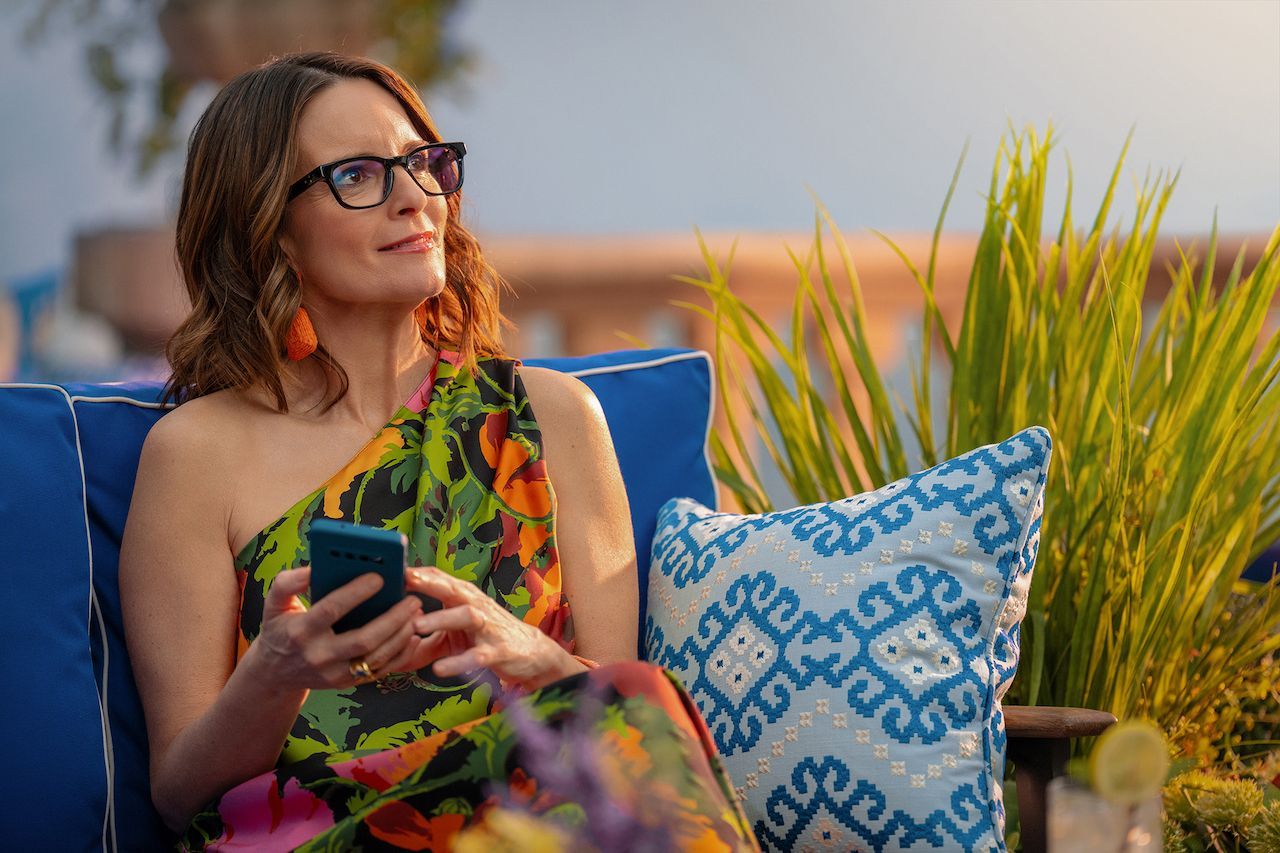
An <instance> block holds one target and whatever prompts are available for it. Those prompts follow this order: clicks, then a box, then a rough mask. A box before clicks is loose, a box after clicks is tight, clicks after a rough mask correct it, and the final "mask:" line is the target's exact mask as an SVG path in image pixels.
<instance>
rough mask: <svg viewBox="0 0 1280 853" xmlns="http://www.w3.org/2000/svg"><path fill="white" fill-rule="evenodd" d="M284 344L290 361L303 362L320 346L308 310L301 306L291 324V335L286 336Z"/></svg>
mask: <svg viewBox="0 0 1280 853" xmlns="http://www.w3.org/2000/svg"><path fill="white" fill-rule="evenodd" d="M284 343H285V348H286V349H287V350H288V353H289V360H290V361H302V359H304V358H306V357H307V356H309V355H311V353H313V352H315V351H316V346H317V345H318V344H319V341H317V340H316V330H315V327H314V326H312V325H311V316H310V315H309V314H307V309H306V308H303V307H302V306H301V305H299V306H298V313H296V314H294V315H293V322H292V323H290V324H289V333H288V334H287V335H285V339H284Z"/></svg>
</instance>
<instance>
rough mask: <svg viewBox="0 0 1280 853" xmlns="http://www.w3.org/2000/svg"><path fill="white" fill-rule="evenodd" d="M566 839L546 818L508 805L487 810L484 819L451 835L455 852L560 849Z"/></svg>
mask: <svg viewBox="0 0 1280 853" xmlns="http://www.w3.org/2000/svg"><path fill="white" fill-rule="evenodd" d="M568 849H569V839H568V838H567V837H566V836H565V835H564V833H563V832H561V831H560V830H559V829H557V828H556V827H555V826H553V825H551V824H550V823H548V822H547V821H545V820H540V819H538V818H536V817H534V816H533V815H530V814H525V813H524V812H517V811H512V810H511V809H503V808H494V809H491V810H489V811H488V812H487V813H486V814H485V816H484V820H482V821H480V822H478V823H475V824H472V825H471V826H469V827H467V828H466V829H464V830H463V831H462V832H460V833H458V834H457V835H455V836H454V838H453V850H454V853H562V851H565V850H568Z"/></svg>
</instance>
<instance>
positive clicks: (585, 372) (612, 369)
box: [564, 350, 706, 376]
mask: <svg viewBox="0 0 1280 853" xmlns="http://www.w3.org/2000/svg"><path fill="white" fill-rule="evenodd" d="M705 355H706V353H705V352H702V351H701V350H695V351H693V352H679V353H676V354H675V355H665V356H663V357H662V358H654V359H650V360H649V361H633V362H630V363H624V364H613V365H604V366H601V367H584V368H582V369H581V370H566V371H564V372H565V373H567V374H569V375H570V376H595V375H596V374H597V373H621V372H623V371H625V370H640V369H641V368H645V367H659V366H661V365H663V364H670V363H671V362H673V361H688V360H689V359H692V358H698V357H699V356H705Z"/></svg>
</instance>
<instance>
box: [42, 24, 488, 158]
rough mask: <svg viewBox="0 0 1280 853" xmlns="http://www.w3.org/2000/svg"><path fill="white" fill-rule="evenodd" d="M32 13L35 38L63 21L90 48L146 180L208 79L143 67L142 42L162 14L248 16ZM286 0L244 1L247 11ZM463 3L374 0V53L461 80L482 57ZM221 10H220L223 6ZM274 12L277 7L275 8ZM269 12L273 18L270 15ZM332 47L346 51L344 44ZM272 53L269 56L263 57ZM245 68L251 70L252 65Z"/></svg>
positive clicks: (423, 81)
mask: <svg viewBox="0 0 1280 853" xmlns="http://www.w3.org/2000/svg"><path fill="white" fill-rule="evenodd" d="M24 2H25V4H26V5H27V6H28V7H29V8H30V10H31V12H30V17H29V18H28V19H27V21H26V24H25V26H24V29H23V38H24V41H26V42H27V43H29V44H30V43H35V42H38V41H40V40H42V39H45V38H47V37H48V35H49V33H50V32H51V31H52V30H54V29H55V28H56V27H58V26H60V25H61V26H67V27H69V28H70V29H72V30H74V31H76V32H77V34H78V35H79V36H80V38H81V40H82V43H83V45H84V52H85V67H86V69H87V70H88V73H89V77H90V79H91V80H92V81H93V83H94V86H95V87H96V88H97V90H98V92H99V94H100V95H101V96H102V101H103V105H104V106H105V107H106V109H107V110H108V113H109V118H108V125H107V142H108V144H109V146H110V148H111V150H112V152H114V153H115V154H117V155H122V154H125V153H126V152H132V153H133V155H135V157H136V166H137V174H138V176H139V177H145V176H146V175H148V174H149V173H150V172H151V171H152V170H153V169H154V168H155V167H156V166H157V165H158V164H159V162H160V158H161V157H162V156H164V155H165V154H167V153H168V152H170V151H172V150H174V149H175V148H177V147H178V145H179V143H180V141H181V140H179V139H178V137H177V120H178V115H179V112H180V111H181V109H182V105H183V103H184V102H185V100H186V98H187V95H188V94H189V93H190V92H191V90H192V89H193V88H194V87H195V85H196V84H197V83H198V82H200V81H198V80H192V79H187V78H185V77H183V76H182V75H180V74H178V73H176V72H175V70H174V66H173V64H172V63H166V64H165V65H164V67H162V68H160V69H158V70H154V71H151V70H149V71H139V70H137V69H136V68H132V67H130V66H131V65H136V63H135V62H131V57H132V56H135V55H136V53H137V49H138V45H139V43H140V42H142V41H146V40H151V39H154V38H155V32H156V21H157V19H158V17H160V16H162V15H164V14H166V13H168V12H172V11H178V12H179V13H180V14H183V15H191V16H195V17H199V16H201V15H202V14H206V13H209V14H212V15H214V16H217V15H224V14H244V13H245V10H244V9H239V8H236V4H234V3H228V2H224V0H122V2H119V3H115V4H105V3H102V2H101V0H24ZM275 2H278V0H241V6H243V7H247V8H250V9H252V8H254V7H262V6H266V5H268V4H270V3H275ZM341 2H345V0H315V4H314V5H315V6H316V8H315V10H314V13H313V18H314V16H319V15H332V14H333V13H334V11H335V8H336V7H337V5H338V4H339V3H341ZM458 3H459V0H369V2H368V3H367V6H368V7H369V8H368V13H369V20H370V21H371V22H372V35H373V37H374V41H375V44H374V45H373V47H372V49H371V50H370V55H371V56H373V57H374V58H376V59H380V60H382V61H384V62H387V63H389V64H390V65H391V66H392V67H393V68H395V69H396V70H397V71H399V72H400V73H401V74H402V75H404V77H405V78H406V79H407V80H409V81H411V82H412V83H413V84H415V85H416V86H418V87H419V89H420V90H423V89H427V88H430V87H433V86H438V85H441V84H457V83H459V82H460V80H461V77H462V75H463V74H464V73H465V72H467V71H469V70H470V69H471V68H472V67H473V65H474V57H473V56H472V55H471V53H470V52H469V51H468V50H466V49H464V48H462V47H461V46H459V45H457V44H455V43H453V42H452V41H450V40H449V39H448V38H447V32H446V30H447V23H448V20H449V17H450V15H452V14H453V12H454V10H455V8H456V7H457V5H458ZM215 7H219V8H215ZM267 11H268V12H269V11H270V10H267ZM268 17H269V15H268ZM296 35H297V34H296V33H289V34H287V35H283V36H282V38H283V39H284V40H283V41H282V43H281V44H279V45H278V46H276V47H275V48H273V50H272V52H274V53H280V54H283V53H287V52H289V51H290V50H296V49H297V47H296V43H294V42H292V39H293V38H295V37H296ZM329 49H332V50H338V51H341V50H342V49H343V45H341V44H337V43H335V44H333V45H331V46H330V48H329ZM268 58H269V57H268V56H262V57H260V58H259V61H266V60H267V59H268ZM243 70H246V71H247V70H248V68H245V69H243ZM139 100H141V101H142V102H143V103H144V104H146V107H145V108H144V111H145V112H146V113H147V115H146V116H145V119H146V120H147V121H149V124H148V125H147V126H146V127H145V128H144V129H142V130H141V131H140V132H139V133H137V134H130V133H129V132H128V128H129V127H130V126H131V124H132V122H131V116H132V113H133V109H135V108H136V106H137V103H138V101H139Z"/></svg>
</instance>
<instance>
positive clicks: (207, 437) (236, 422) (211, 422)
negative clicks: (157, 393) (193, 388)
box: [147, 389, 251, 453]
mask: <svg viewBox="0 0 1280 853" xmlns="http://www.w3.org/2000/svg"><path fill="white" fill-rule="evenodd" d="M250 410H251V406H250V405H249V404H248V401H247V400H246V398H245V396H244V395H243V393H242V392H239V391H234V390H231V389H227V390H224V391H215V392H214V393H212V394H206V395H205V396H203V397H196V398H195V399H192V400H188V401H187V402H185V403H183V404H182V405H180V406H176V407H175V408H173V409H172V410H171V411H170V412H168V413H167V414H166V415H165V416H164V417H162V418H160V420H158V421H156V423H155V425H154V426H153V427H152V428H151V431H150V432H149V433H147V446H150V447H153V448H156V449H165V450H172V449H178V448H200V449H202V450H204V451H206V452H214V453H216V452H217V451H218V450H219V449H220V448H221V447H223V446H225V445H226V444H227V443H228V441H230V440H234V437H235V436H236V435H237V434H239V433H240V432H241V430H242V429H243V428H244V426H245V424H246V421H247V419H248V416H249V413H250Z"/></svg>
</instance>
